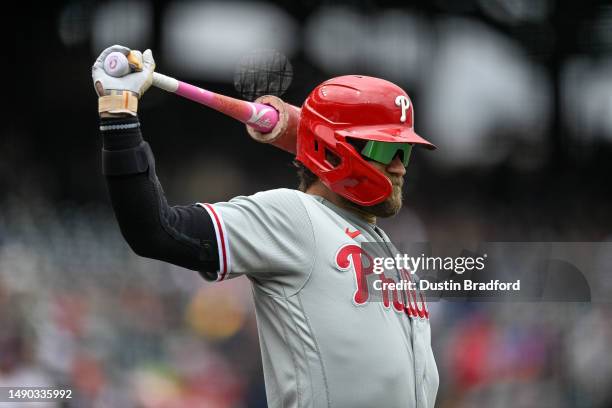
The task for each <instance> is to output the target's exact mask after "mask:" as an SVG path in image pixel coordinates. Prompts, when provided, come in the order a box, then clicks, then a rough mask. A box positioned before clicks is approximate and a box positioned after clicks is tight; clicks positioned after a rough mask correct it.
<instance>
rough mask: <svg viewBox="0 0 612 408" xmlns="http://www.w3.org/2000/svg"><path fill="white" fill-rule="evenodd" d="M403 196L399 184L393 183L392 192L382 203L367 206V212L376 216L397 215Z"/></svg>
mask: <svg viewBox="0 0 612 408" xmlns="http://www.w3.org/2000/svg"><path fill="white" fill-rule="evenodd" d="M402 204H403V197H402V188H401V186H397V185H394V186H393V192H392V193H391V195H390V196H389V198H387V199H386V200H385V201H383V202H382V203H379V204H376V205H373V206H371V207H367V209H368V212H369V213H370V214H372V215H375V216H376V217H381V218H388V217H393V216H394V215H397V213H398V212H399V211H400V210H401V209H402Z"/></svg>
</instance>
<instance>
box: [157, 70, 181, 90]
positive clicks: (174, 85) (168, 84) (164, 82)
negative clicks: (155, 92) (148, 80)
mask: <svg viewBox="0 0 612 408" xmlns="http://www.w3.org/2000/svg"><path fill="white" fill-rule="evenodd" d="M153 86H154V87H156V88H159V89H163V90H164V91H167V92H172V93H174V92H176V90H177V89H178V87H179V81H178V80H177V79H174V78H172V77H169V76H167V75H164V74H160V73H159V72H154V73H153Z"/></svg>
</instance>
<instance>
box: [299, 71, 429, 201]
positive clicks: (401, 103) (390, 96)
mask: <svg viewBox="0 0 612 408" xmlns="http://www.w3.org/2000/svg"><path fill="white" fill-rule="evenodd" d="M351 138H353V139H361V140H375V141H381V142H400V143H411V144H418V145H423V146H425V147H427V148H429V149H435V146H434V145H433V144H431V143H429V142H428V141H427V140H425V139H423V138H422V137H420V136H419V135H417V134H416V133H415V132H414V110H413V107H412V102H411V101H410V98H409V97H408V95H407V94H406V92H404V90H402V88H400V87H399V86H397V85H395V84H393V83H391V82H389V81H385V80H384V79H380V78H373V77H367V76H361V75H346V76H341V77H337V78H332V79H330V80H328V81H325V82H323V83H322V84H320V85H319V86H317V87H316V88H315V89H314V90H313V91H312V92H311V93H310V95H308V98H306V101H305V102H304V105H303V106H302V113H301V117H300V123H299V125H298V134H297V160H299V161H300V162H301V163H303V164H304V166H306V167H307V168H308V169H310V171H312V172H313V173H314V174H315V175H316V176H317V177H319V179H321V181H322V182H323V183H324V184H325V185H326V186H327V187H329V188H330V189H331V190H332V191H334V192H336V193H337V194H340V195H341V196H343V197H345V198H346V199H348V200H350V201H352V202H354V203H357V204H360V205H364V206H370V205H374V204H378V203H380V202H382V201H384V200H386V199H387V197H389V195H390V194H391V192H392V185H391V181H390V180H389V178H388V177H387V176H385V175H384V174H383V173H382V172H380V171H379V170H378V169H376V167H374V166H372V165H371V164H370V163H368V161H367V160H366V159H364V158H363V156H361V154H360V152H359V151H357V149H355V148H354V147H353V145H351V143H349V141H348V140H350V139H351ZM347 139H348V140H347ZM330 153H331V157H333V156H335V158H336V159H335V160H332V161H330V160H329V158H330ZM337 159H339V160H337Z"/></svg>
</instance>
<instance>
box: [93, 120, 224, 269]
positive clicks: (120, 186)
mask: <svg viewBox="0 0 612 408" xmlns="http://www.w3.org/2000/svg"><path fill="white" fill-rule="evenodd" d="M100 130H101V132H102V137H103V145H104V147H103V164H104V166H103V167H104V171H105V174H106V182H107V186H108V190H109V193H110V198H111V202H112V206H113V209H114V211H115V216H116V218H117V221H118V222H119V227H120V229H121V233H122V234H123V236H124V238H125V239H126V241H127V242H128V244H129V245H130V247H131V248H132V249H133V250H134V252H136V253H137V254H138V255H141V256H144V257H147V258H154V259H159V260H161V261H166V262H170V263H173V264H175V265H179V266H182V267H185V268H189V269H193V270H196V271H198V272H200V273H201V274H202V275H203V276H204V277H206V278H207V279H214V278H215V277H216V272H215V271H218V269H219V259H218V253H217V242H216V238H215V230H214V226H213V224H212V220H211V219H210V216H209V215H208V213H207V212H206V210H204V209H203V208H201V207H199V206H197V205H190V206H169V205H168V203H167V201H166V197H165V195H164V191H163V189H162V186H161V184H160V183H159V180H158V179H157V175H156V174H155V162H154V160H153V154H152V153H151V150H150V148H149V146H148V144H147V143H146V142H144V141H143V139H142V135H141V133H140V125H139V122H138V119H137V118H127V119H102V120H101V124H100ZM109 169H110V170H109Z"/></svg>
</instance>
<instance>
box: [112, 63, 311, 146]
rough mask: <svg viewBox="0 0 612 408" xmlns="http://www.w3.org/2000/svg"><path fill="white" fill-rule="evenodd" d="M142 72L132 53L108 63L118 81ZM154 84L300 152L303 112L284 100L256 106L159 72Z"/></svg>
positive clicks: (265, 139) (254, 134)
mask: <svg viewBox="0 0 612 408" xmlns="http://www.w3.org/2000/svg"><path fill="white" fill-rule="evenodd" d="M140 69H142V66H141V63H140V61H139V60H138V59H136V58H135V57H134V55H133V54H132V53H130V54H128V55H127V56H126V55H124V54H122V53H120V52H113V53H111V54H110V55H109V56H107V57H106V59H105V61H104V70H105V71H106V73H107V74H109V75H111V76H115V77H120V76H123V75H126V74H127V73H129V72H130V71H131V70H140ZM152 84H153V86H155V87H156V88H159V89H163V90H164V91H167V92H171V93H174V94H176V95H178V96H181V97H183V98H186V99H189V100H192V101H194V102H197V103H199V104H201V105H204V106H207V107H209V108H212V109H214V110H216V111H218V112H221V113H223V114H225V115H227V116H230V117H232V118H234V119H236V120H238V121H240V122H242V123H244V124H245V125H246V126H247V131H248V133H249V135H250V136H251V137H252V138H254V139H255V140H257V141H258V142H262V143H270V144H272V145H274V146H277V147H279V148H281V149H283V150H285V151H288V152H289V153H295V151H296V134H297V122H298V121H299V116H300V108H298V107H296V106H293V105H290V104H288V103H285V102H283V101H282V100H281V99H280V98H277V97H275V96H270V95H266V96H263V97H260V98H258V99H257V100H256V101H255V102H248V101H244V100H241V99H236V98H232V97H229V96H225V95H221V94H218V93H215V92H211V91H208V90H206V89H203V88H200V87H197V86H195V85H191V84H188V83H186V82H183V81H179V80H177V79H175V78H172V77H170V76H167V75H163V74H160V73H158V72H154V73H153V83H152Z"/></svg>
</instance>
